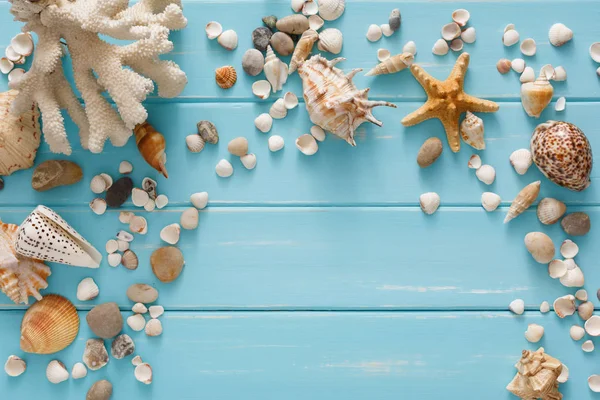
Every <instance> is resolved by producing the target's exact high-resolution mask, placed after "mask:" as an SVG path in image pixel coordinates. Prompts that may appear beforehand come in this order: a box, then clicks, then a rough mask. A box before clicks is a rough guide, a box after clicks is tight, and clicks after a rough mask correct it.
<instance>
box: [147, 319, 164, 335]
mask: <svg viewBox="0 0 600 400" xmlns="http://www.w3.org/2000/svg"><path fill="white" fill-rule="evenodd" d="M162 332H163V328H162V323H161V322H160V320H158V319H155V318H153V319H151V320H150V321H148V323H147V324H146V335H148V336H160V335H161V334H162Z"/></svg>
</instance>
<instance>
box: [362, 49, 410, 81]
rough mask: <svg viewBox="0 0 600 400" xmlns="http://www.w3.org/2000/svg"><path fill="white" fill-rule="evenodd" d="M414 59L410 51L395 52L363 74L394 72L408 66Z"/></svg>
mask: <svg viewBox="0 0 600 400" xmlns="http://www.w3.org/2000/svg"><path fill="white" fill-rule="evenodd" d="M414 60H415V56H413V55H412V54H411V53H402V54H397V55H395V56H392V57H390V58H388V59H387V60H385V61H383V62H381V63H380V64H378V65H377V66H375V68H373V69H372V70H370V71H369V72H367V74H366V75H365V76H376V75H387V74H395V73H396V72H400V71H402V70H405V69H406V68H408V67H410V66H411V65H412V63H413V61H414Z"/></svg>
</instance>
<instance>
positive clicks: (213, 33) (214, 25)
mask: <svg viewBox="0 0 600 400" xmlns="http://www.w3.org/2000/svg"><path fill="white" fill-rule="evenodd" d="M204 30H205V31H206V36H207V37H208V38H209V39H210V40H213V39H216V38H218V37H219V36H221V33H223V27H222V26H221V24H220V23H218V22H217V21H211V22H209V23H208V24H206V28H204Z"/></svg>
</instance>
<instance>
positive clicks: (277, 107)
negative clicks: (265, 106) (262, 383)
mask: <svg viewBox="0 0 600 400" xmlns="http://www.w3.org/2000/svg"><path fill="white" fill-rule="evenodd" d="M287 113H288V109H287V107H286V106H285V100H283V99H277V101H275V103H273V105H272V106H271V109H270V110H269V115H270V116H271V117H273V118H274V119H283V118H285V117H286V116H287Z"/></svg>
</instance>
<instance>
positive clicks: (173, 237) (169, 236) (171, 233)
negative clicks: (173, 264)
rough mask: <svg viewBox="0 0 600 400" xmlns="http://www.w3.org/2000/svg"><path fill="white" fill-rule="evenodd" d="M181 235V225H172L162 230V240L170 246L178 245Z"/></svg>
mask: <svg viewBox="0 0 600 400" xmlns="http://www.w3.org/2000/svg"><path fill="white" fill-rule="evenodd" d="M180 234H181V226H179V224H177V223H176V224H170V225H167V226H165V227H164V228H162V230H161V231H160V238H161V240H163V241H165V242H167V243H169V244H177V242H179V235H180Z"/></svg>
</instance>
